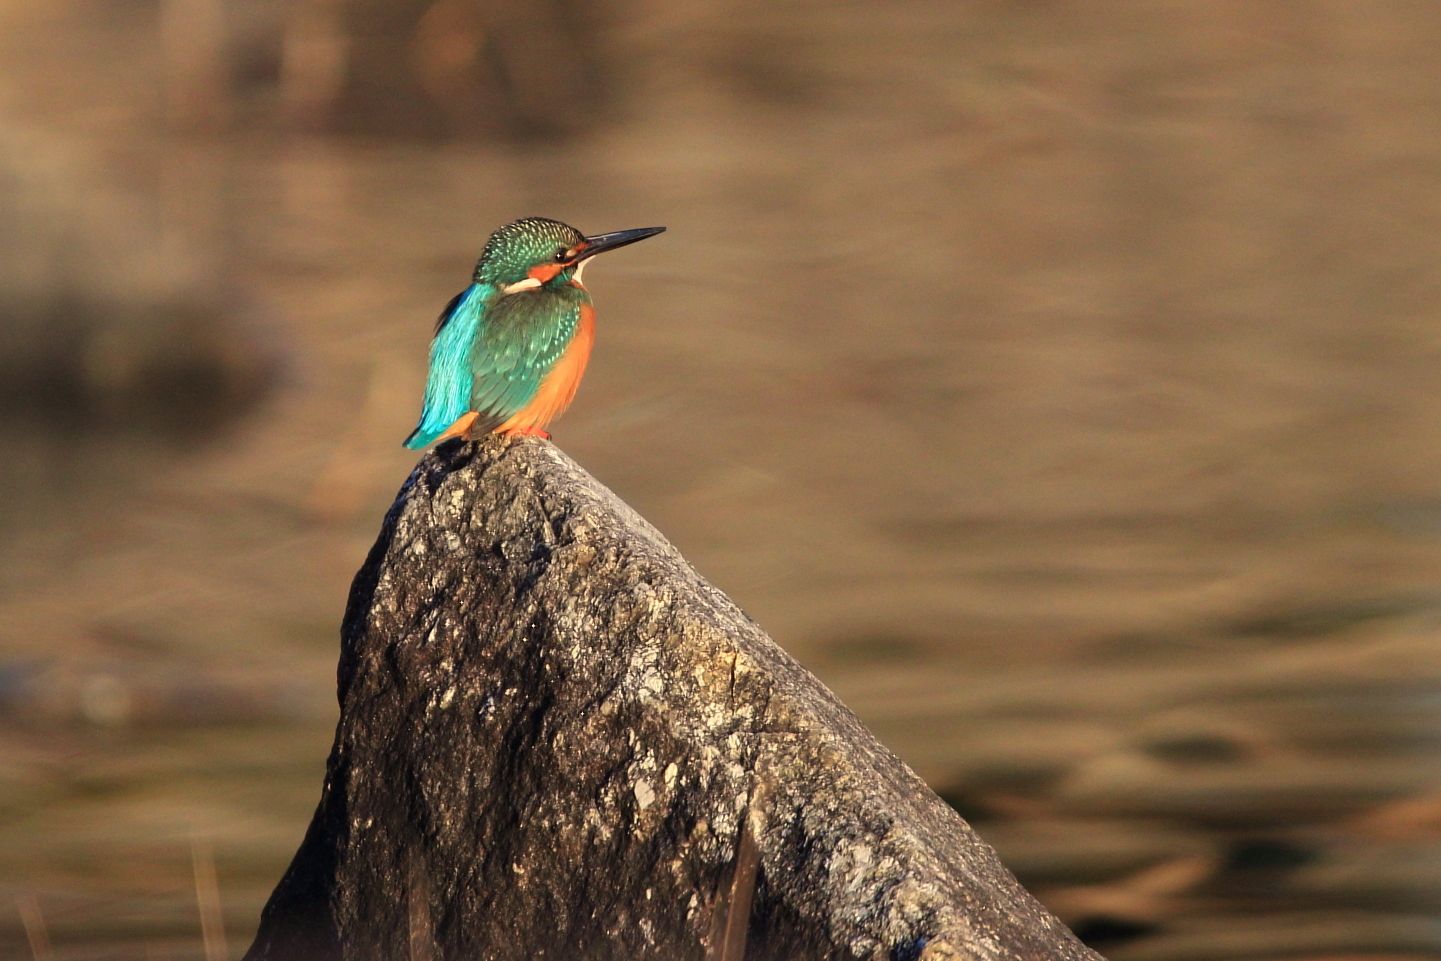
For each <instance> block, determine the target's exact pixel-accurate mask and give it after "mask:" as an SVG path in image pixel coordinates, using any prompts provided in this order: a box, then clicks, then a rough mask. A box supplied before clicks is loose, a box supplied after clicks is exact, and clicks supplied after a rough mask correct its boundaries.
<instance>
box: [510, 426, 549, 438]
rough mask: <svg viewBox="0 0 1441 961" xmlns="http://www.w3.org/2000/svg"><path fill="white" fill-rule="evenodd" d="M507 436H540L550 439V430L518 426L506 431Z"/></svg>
mask: <svg viewBox="0 0 1441 961" xmlns="http://www.w3.org/2000/svg"><path fill="white" fill-rule="evenodd" d="M505 436H507V437H540V438H542V439H544V440H550V431H546V430H541V429H540V428H539V427H517V428H515V429H514V430H508V431H505Z"/></svg>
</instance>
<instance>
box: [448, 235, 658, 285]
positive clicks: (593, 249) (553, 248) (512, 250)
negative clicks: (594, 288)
mask: <svg viewBox="0 0 1441 961" xmlns="http://www.w3.org/2000/svg"><path fill="white" fill-rule="evenodd" d="M663 230H665V228H664V227H638V228H636V229H634V230H616V231H613V232H611V233H608V234H595V235H594V236H591V237H587V236H585V235H584V234H582V233H581V232H580V231H579V230H576V229H575V228H574V227H572V226H570V225H569V224H563V223H561V222H560V221H559V220H550V219H548V218H546V217H526V218H524V219H522V220H517V221H515V222H514V223H510V224H506V225H505V226H504V227H502V228H500V229H499V230H497V231H496V232H495V233H493V234H491V235H490V239H489V240H487V241H486V242H485V250H484V251H483V252H482V253H481V255H480V260H479V262H477V263H476V265H475V282H476V283H478V284H491V285H494V286H496V287H499V288H500V289H501V291H502V292H504V293H507V294H511V293H519V292H520V291H522V290H531V289H534V288H536V287H543V286H545V285H546V284H552V283H569V282H570V281H571V280H575V279H579V275H580V270H581V268H582V267H583V266H584V264H585V261H586V260H588V259H589V258H591V257H594V256H595V255H596V254H599V253H603V252H605V251H607V250H614V249H616V248H617V247H624V246H625V245H626V244H633V243H635V242H636V241H637V240H644V239H645V238H647V237H653V236H655V235H656V234H658V233H660V232H661V231H663Z"/></svg>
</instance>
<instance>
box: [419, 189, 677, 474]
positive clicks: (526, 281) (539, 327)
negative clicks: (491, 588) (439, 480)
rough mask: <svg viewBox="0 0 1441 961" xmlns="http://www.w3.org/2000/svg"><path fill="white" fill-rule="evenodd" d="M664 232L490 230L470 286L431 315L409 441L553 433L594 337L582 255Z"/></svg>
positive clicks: (549, 224)
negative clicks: (424, 376) (421, 393)
mask: <svg viewBox="0 0 1441 961" xmlns="http://www.w3.org/2000/svg"><path fill="white" fill-rule="evenodd" d="M663 230H665V228H664V227H639V228H637V229H635V230H617V231H614V232H613V233H608V234H596V235H595V236H592V237H587V236H585V235H584V234H582V233H581V232H580V231H579V230H576V229H575V228H574V227H571V226H569V225H567V224H563V223H561V222H560V221H558V220H548V219H546V218H544V217H526V218H525V219H523V220H517V221H516V222H515V223H512V224H507V225H506V226H504V227H502V228H500V229H499V230H497V231H496V232H495V233H493V234H491V235H490V239H489V240H488V241H486V243H485V250H484V251H483V252H482V253H481V255H480V260H479V261H478V262H477V263H476V265H475V275H474V276H473V277H472V278H471V284H470V286H469V287H467V288H465V289H464V290H462V291H461V292H460V293H458V294H456V295H455V298H454V299H453V300H451V302H450V303H449V304H447V305H446V308H445V310H443V311H441V313H440V319H439V320H438V321H437V322H436V326H435V339H434V340H433V341H431V344H430V377H429V379H428V380H427V381H426V384H425V405H424V407H423V409H422V411H421V414H420V424H419V425H418V426H417V427H416V428H415V430H414V431H412V432H411V435H410V436H409V437H407V438H406V439H405V446H406V447H410V448H414V449H417V450H418V449H420V448H422V447H424V446H425V445H427V444H430V443H432V442H434V441H438V440H448V439H449V438H452V437H465V436H467V435H472V436H473V435H477V434H483V433H490V432H494V433H497V434H538V435H540V436H541V437H549V436H550V435H549V434H548V433H546V431H545V427H546V425H547V424H549V423H550V422H551V421H553V420H555V419H556V418H557V417H559V416H560V415H561V412H563V411H564V410H565V409H566V407H568V406H570V402H571V399H572V398H573V397H575V390H576V388H577V387H579V386H580V379H581V377H582V376H583V375H584V374H585V365H586V361H587V360H589V359H590V349H591V345H592V344H593V343H594V342H595V308H594V307H593V306H591V301H590V294H589V292H587V291H586V289H585V288H584V287H583V286H581V282H580V275H581V272H582V271H583V270H584V269H585V265H586V263H587V261H588V260H589V259H590V258H591V257H594V256H595V255H596V254H598V253H602V252H604V251H607V250H614V249H616V248H617V247H624V246H625V245H626V244H633V243H635V242H636V241H637V240H644V239H645V238H647V237H653V236H655V235H656V234H658V233H660V232H661V231H663Z"/></svg>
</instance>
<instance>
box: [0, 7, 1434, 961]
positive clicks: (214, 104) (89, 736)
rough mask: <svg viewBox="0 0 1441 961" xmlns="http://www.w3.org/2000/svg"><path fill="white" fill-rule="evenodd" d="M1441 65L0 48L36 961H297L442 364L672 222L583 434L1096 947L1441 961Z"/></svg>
mask: <svg viewBox="0 0 1441 961" xmlns="http://www.w3.org/2000/svg"><path fill="white" fill-rule="evenodd" d="M1438 51H1441V5H1438V4H1436V3H1434V2H1431V0H1368V2H1365V3H1361V2H1357V0H1293V2H1288V3H1284V4H1281V3H1264V4H1261V3H1253V2H1243V0H1204V2H1203V0H1192V2H1175V0H1108V2H1087V0H1082V2H1055V0H1052V2H1046V0H947V2H941V0H930V2H906V0H902V2H895V3H878V2H877V3H862V2H829V3H817V2H808V3H807V2H803V3H793V4H772V3H766V2H762V0H725V2H720V3H716V4H708V3H701V2H694V0H615V2H606V3H599V2H594V3H592V2H576V0H512V2H507V0H390V2H381V0H298V2H292V3H286V2H282V0H246V2H239V0H51V2H47V3H43V4H38V3H32V2H27V0H0V405H3V406H0V412H3V416H0V439H3V451H4V453H3V456H0V485H3V496H0V955H3V956H4V957H29V956H31V953H32V948H31V947H30V946H29V944H28V943H27V926H28V929H29V936H30V937H31V938H37V937H38V938H41V939H42V940H43V941H48V945H49V947H48V949H47V947H46V944H45V943H42V944H40V946H39V949H38V950H37V951H36V953H37V954H39V955H40V956H42V957H54V958H59V959H92V958H117V959H121V958H123V959H129V958H152V959H153V958H174V959H186V958H197V957H200V956H202V952H203V946H202V935H201V928H202V925H201V916H202V914H207V917H208V918H209V927H210V937H209V954H210V957H211V959H212V961H214V959H216V958H219V957H223V956H227V955H228V956H229V957H231V958H234V957H238V955H239V953H240V952H241V951H243V949H244V947H245V946H246V945H247V944H248V943H249V938H250V936H251V934H252V933H253V931H254V927H255V924H256V920H257V915H258V912H259V909H260V906H261V904H262V903H263V901H264V899H265V897H266V896H267V894H268V893H269V891H270V889H271V887H272V886H273V885H274V884H275V882H276V881H277V880H278V878H279V876H280V874H281V872H282V870H283V869H284V867H285V865H286V864H287V862H288V860H289V858H290V856H291V854H292V853H293V851H294V849H295V847H296V846H297V845H298V843H299V841H300V838H301V835H302V832H303V830H304V828H305V826H306V824H307V822H308V819H309V816H310V813H311V810H312V807H313V805H314V803H315V801H316V799H317V798H318V796H319V789H320V782H321V776H322V771H323V766H324V760H325V756H326V752H327V750H328V748H329V745H330V739H331V734H332V726H333V724H334V720H335V715H336V709H335V702H334V686H333V685H334V661H335V657H336V653H337V631H338V624H339V619H340V614H341V611H342V608H343V604H344V600H345V596H346V589H347V585H348V580H349V578H350V576H351V575H352V574H353V572H354V571H355V569H356V568H357V567H358V566H359V564H360V562H361V560H362V559H363V557H364V554H365V552H366V550H367V548H368V547H369V545H370V542H371V539H372V538H373V537H374V535H375V532H376V530H377V528H378V524H379V520H380V517H381V515H382V513H383V511H384V510H385V508H386V506H387V505H388V503H389V501H390V498H391V497H392V495H393V493H394V491H395V490H396V489H397V488H398V487H399V485H400V484H401V482H402V481H403V480H404V478H405V476H406V473H407V471H408V470H409V468H410V466H411V465H412V463H413V462H414V455H413V454H412V453H410V452H407V451H405V450H402V449H401V447H400V446H399V442H400V440H401V438H402V437H404V436H405V434H406V433H407V432H408V431H409V429H410V427H411V426H412V425H413V423H414V419H415V415H416V412H417V407H418V399H419V393H420V389H421V384H422V379H423V376H424V362H425V353H426V346H427V342H428V337H429V334H430V330H431V324H432V321H433V319H434V317H435V314H436V313H437V311H438V310H439V309H440V307H441V306H442V305H443V304H444V303H445V302H446V301H447V300H448V299H449V297H450V296H451V295H452V294H453V293H454V292H455V291H456V290H458V289H459V288H460V287H461V286H463V285H464V283H465V282H466V280H467V278H468V274H469V271H470V268H471V264H472V262H473V259H474V257H475V256H476V254H477V253H478V252H479V250H480V247H481V245H482V244H483V242H484V240H485V238H486V236H487V234H488V233H489V231H490V230H491V229H493V228H494V227H496V226H498V225H499V224H501V223H503V222H506V221H508V220H510V219H512V218H514V217H517V216H521V215H526V214H532V213H536V214H544V215H550V216H555V217H559V218H561V219H564V220H567V221H570V222H572V223H575V224H576V225H578V226H580V227H581V228H582V229H584V230H588V231H592V232H593V231H600V230H611V229H618V228H624V227H633V226H645V225H650V224H667V225H669V227H670V232H669V233H667V234H666V235H665V236H663V237H661V238H658V239H655V240H652V241H648V242H646V243H645V244H644V245H641V246H638V247H634V248H631V249H628V250H626V251H624V252H622V253H618V254H614V255H612V256H610V257H607V258H605V260H604V262H603V263H602V265H601V266H598V267H595V268H592V272H591V273H590V274H589V275H588V277H587V280H588V282H589V284H590V287H591V289H592V291H593V292H594V294H595V296H596V299H597V301H598V304H599V313H600V325H601V326H600V331H601V333H600V341H599V345H598V348H597V353H596V356H595V358H594V360H593V362H592V366H591V370H590V374H589V376H588V378H587V381H586V384H585V386H584V388H583V389H582V391H581V394H580V397H579V400H578V403H577V406H576V407H575V408H574V409H573V410H572V411H571V413H570V414H569V415H568V416H567V418H566V419H565V420H564V421H563V422H562V423H561V424H560V426H559V428H558V430H557V431H556V439H557V442H558V443H559V444H560V445H561V446H562V447H563V448H564V449H565V450H566V451H567V452H569V453H570V454H571V455H573V456H574V457H575V458H577V459H578V460H579V461H580V462H581V463H582V464H584V465H585V466H587V467H588V468H589V469H590V470H592V471H593V472H594V473H595V474H596V475H597V476H598V477H599V478H600V479H601V480H602V481H604V482H605V483H607V484H609V485H610V486H611V487H613V488H614V489H615V490H616V492H617V493H619V494H620V495H621V496H622V497H623V498H625V499H626V500H628V501H629V502H630V503H631V504H633V505H634V506H636V507H637V508H638V509H639V510H640V511H641V512H642V513H643V514H645V515H646V516H647V517H649V518H650V519H651V520H652V521H653V522H655V523H656V524H657V526H658V527H659V528H660V529H661V530H662V531H664V532H665V533H666V534H667V535H668V536H669V537H670V538H671V539H672V540H673V541H674V542H675V543H676V544H677V546H679V547H680V548H681V550H682V551H684V552H685V553H686V555H687V556H688V557H689V558H690V559H691V560H692V561H693V562H694V563H695V564H696V565H697V567H698V568H699V569H700V570H701V571H702V572H703V573H704V574H706V575H707V576H708V577H710V578H711V579H712V580H714V581H715V583H717V584H718V585H719V586H721V587H722V588H723V589H725V590H726V591H728V592H729V593H730V594H731V595H732V596H734V597H735V598H736V599H737V600H738V601H739V602H740V603H741V604H742V605H743V606H744V607H745V608H746V609H747V610H748V611H749V612H750V613H751V614H752V615H754V616H755V617H756V618H757V619H758V620H759V621H760V622H761V623H762V624H763V625H764V626H766V627H767V628H768V629H769V630H770V632H771V633H772V634H773V635H774V636H775V637H776V639H777V640H779V641H780V642H781V643H782V644H783V645H784V646H785V647H787V648H788V649H789V650H790V651H792V652H793V653H794V654H795V655H796V656H798V657H799V658H800V659H801V660H802V661H803V662H804V663H805V664H807V665H808V666H809V667H810V668H811V669H812V670H814V671H815V672H816V673H817V674H818V675H819V676H820V677H821V678H822V679H823V680H824V681H825V682H826V683H827V684H829V685H830V686H831V687H832V688H833V689H835V690H836V691H837V692H838V693H839V694H840V696H841V697H842V698H843V699H844V700H845V701H846V702H847V703H848V704H849V705H850V706H851V707H853V708H854V709H855V710H856V711H857V712H858V713H859V714H860V716H861V717H862V718H863V719H864V720H865V721H866V723H867V724H869V725H870V726H871V727H872V728H873V729H874V730H875V731H876V732H877V733H878V734H879V736H880V737H881V738H882V740H883V741H885V742H886V743H887V744H888V745H889V746H891V747H892V748H894V749H895V750H896V751H897V752H898V753H899V754H900V755H901V756H902V757H903V758H904V759H905V760H907V761H908V762H909V763H910V764H912V765H913V766H914V767H915V768H916V769H917V770H918V771H919V772H920V773H921V774H922V775H923V776H924V777H925V778H926V779H927V781H929V782H930V783H931V784H932V785H933V786H934V787H935V788H936V789H937V790H938V791H940V792H941V793H942V794H943V795H944V796H945V797H947V798H948V799H949V800H951V801H952V803H953V804H955V805H956V806H957V808H958V809H959V810H960V811H961V812H962V813H964V814H965V815H966V816H967V817H968V818H970V819H971V820H972V821H973V823H975V824H976V826H977V827H978V828H979V830H980V831H981V832H982V834H983V835H984V836H985V837H986V838H987V839H988V840H990V841H991V842H992V843H993V844H994V845H995V846H996V847H997V848H998V849H999V850H1000V852H1001V855H1002V857H1003V859H1004V860H1005V861H1006V862H1007V863H1008V864H1009V865H1010V866H1011V867H1012V868H1013V869H1014V870H1015V871H1016V872H1017V873H1018V874H1019V875H1020V877H1021V878H1022V880H1023V881H1024V882H1025V883H1026V884H1027V885H1028V886H1030V887H1031V889H1032V890H1034V891H1035V892H1036V893H1037V894H1038V895H1039V896H1040V897H1041V899H1042V900H1043V901H1045V902H1046V903H1047V904H1048V905H1049V906H1050V907H1051V908H1052V909H1053V910H1055V911H1056V912H1058V913H1059V914H1060V915H1061V916H1062V917H1063V918H1064V919H1065V920H1066V921H1067V922H1068V923H1070V924H1071V925H1072V926H1073V927H1074V928H1075V929H1076V930H1077V931H1078V932H1079V933H1080V934H1081V935H1082V936H1083V937H1084V938H1085V939H1086V940H1087V941H1089V942H1090V943H1091V944H1092V945H1093V946H1095V947H1097V948H1098V949H1100V950H1102V951H1104V952H1106V953H1107V954H1109V955H1110V956H1112V957H1113V958H1114V959H1116V961H1131V959H1155V961H1190V959H1236V961H1251V959H1269V958H1307V959H1330V961H1335V959H1343V958H1344V959H1353V958H1354V959H1359V958H1367V959H1377V961H1380V959H1385V961H1400V959H1412V958H1435V957H1441V644H1438V642H1441V590H1438V584H1441V581H1438V575H1441V400H1438V398H1441V326H1438V319H1441V317H1438V312H1441V311H1438V307H1437V304H1438V299H1441V53H1438ZM212 865H213V867H214V871H215V875H216V877H217V878H218V883H217V884H215V885H211V884H210V883H209V881H208V880H207V878H208V876H209V874H210V869H211V866H212ZM197 901H199V902H200V903H202V904H204V903H206V902H209V903H211V904H218V908H214V909H209V910H208V913H207V912H206V911H202V910H201V909H200V908H199V907H198V906H197ZM218 921H223V926H224V937H225V940H224V942H223V943H222V942H221V940H220V933H219V930H218V925H217V922H218Z"/></svg>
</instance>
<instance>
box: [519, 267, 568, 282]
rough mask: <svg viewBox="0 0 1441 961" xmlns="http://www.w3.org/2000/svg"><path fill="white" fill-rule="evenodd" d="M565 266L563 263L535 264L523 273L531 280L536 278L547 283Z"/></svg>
mask: <svg viewBox="0 0 1441 961" xmlns="http://www.w3.org/2000/svg"><path fill="white" fill-rule="evenodd" d="M565 267H566V265H565V264H537V265H535V266H534V267H532V268H530V269H529V270H527V271H526V272H525V275H526V276H527V277H529V278H530V279H531V280H538V281H540V282H541V283H543V284H548V283H550V281H551V280H552V279H553V278H554V277H555V275H556V274H558V273H560V272H561V271H562V270H564V269H565Z"/></svg>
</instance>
